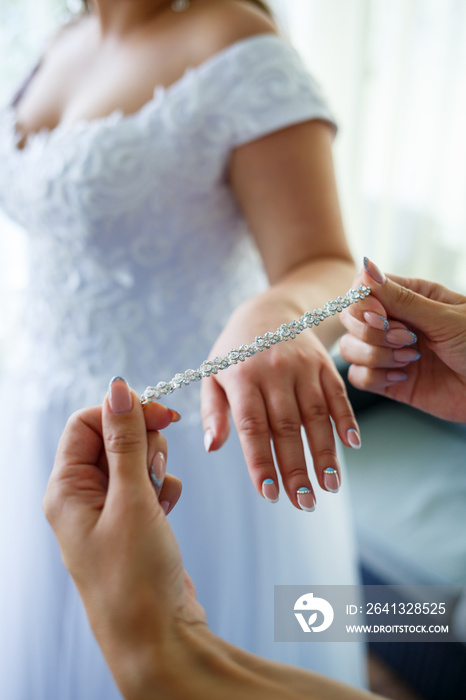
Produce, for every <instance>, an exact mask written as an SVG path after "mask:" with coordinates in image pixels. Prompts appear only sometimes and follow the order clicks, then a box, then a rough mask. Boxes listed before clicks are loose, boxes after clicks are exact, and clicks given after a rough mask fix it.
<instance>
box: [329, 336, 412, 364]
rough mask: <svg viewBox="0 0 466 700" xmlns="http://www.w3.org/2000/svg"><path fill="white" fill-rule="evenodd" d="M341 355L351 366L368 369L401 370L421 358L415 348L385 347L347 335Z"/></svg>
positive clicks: (342, 342)
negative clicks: (360, 366)
mask: <svg viewBox="0 0 466 700" xmlns="http://www.w3.org/2000/svg"><path fill="white" fill-rule="evenodd" d="M340 354H341V356H342V358H343V359H344V360H346V362H349V363H350V364H356V365H362V366H364V367H368V368H373V369H374V368H394V369H399V368H400V367H404V366H405V365H407V364H408V363H410V362H416V361H417V360H419V358H420V357H421V355H420V352H419V350H418V349H417V348H415V347H409V346H408V347H393V348H390V347H385V346H383V345H381V344H371V343H367V342H364V341H363V340H361V339H360V338H358V337H356V336H354V335H351V334H346V335H344V336H343V337H342V338H341V339H340Z"/></svg>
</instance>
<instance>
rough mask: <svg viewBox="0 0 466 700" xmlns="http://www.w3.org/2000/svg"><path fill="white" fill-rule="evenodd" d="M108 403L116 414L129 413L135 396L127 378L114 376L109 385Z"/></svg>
mask: <svg viewBox="0 0 466 700" xmlns="http://www.w3.org/2000/svg"><path fill="white" fill-rule="evenodd" d="M108 403H109V406H110V410H111V412H112V413H114V414H115V415H121V414H123V413H129V412H130V411H131V409H132V408H133V396H132V394H131V390H130V388H129V386H128V383H127V381H126V379H123V377H113V379H112V380H110V385H109V387H108Z"/></svg>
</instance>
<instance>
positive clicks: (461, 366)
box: [340, 259, 466, 422]
mask: <svg viewBox="0 0 466 700" xmlns="http://www.w3.org/2000/svg"><path fill="white" fill-rule="evenodd" d="M355 283H356V284H368V285H370V287H371V289H372V294H371V295H370V296H369V297H367V298H366V299H365V300H364V301H361V302H360V303H359V304H357V305H355V306H353V307H351V308H348V309H346V310H345V311H344V312H343V314H342V322H343V324H344V325H345V326H346V328H347V329H348V330H349V333H348V334H347V335H345V336H343V337H342V339H341V340H340V353H341V355H342V357H343V358H344V359H345V360H347V361H348V362H350V363H352V364H351V367H350V369H349V373H348V378H349V380H350V381H351V383H352V384H353V385H354V386H356V387H357V388H359V389H363V390H366V391H373V392H374V393H377V394H382V395H385V396H388V397H390V398H393V399H396V400H397V401H401V402H403V403H407V404H409V405H411V406H414V407H415V408H419V409H421V410H423V411H426V412H427V413H431V414H432V415H435V416H437V417H439V418H443V419H446V420H451V421H457V422H465V421H466V398H465V397H466V297H464V296H462V295H461V294H458V293H456V292H453V291H451V290H449V289H447V288H445V287H443V286H442V285H440V284H437V283H435V282H429V281H427V280H421V279H408V278H402V277H397V276H395V275H389V276H386V275H384V274H383V273H381V272H380V270H379V269H378V268H377V267H376V266H375V265H374V263H372V262H371V261H370V260H367V259H366V260H365V269H363V270H362V272H361V273H360V275H359V277H358V278H357V279H356V281H355Z"/></svg>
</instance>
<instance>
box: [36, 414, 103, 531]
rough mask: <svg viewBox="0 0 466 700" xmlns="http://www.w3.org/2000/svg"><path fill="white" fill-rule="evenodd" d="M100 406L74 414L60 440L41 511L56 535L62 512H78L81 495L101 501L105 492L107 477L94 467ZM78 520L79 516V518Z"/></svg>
mask: <svg viewBox="0 0 466 700" xmlns="http://www.w3.org/2000/svg"><path fill="white" fill-rule="evenodd" d="M101 435H102V412H101V407H100V406H94V407H92V408H87V409H83V410H81V411H77V412H76V413H74V414H73V415H72V416H71V417H70V418H69V419H68V421H67V424H66V426H65V429H64V431H63V434H62V437H61V439H60V442H59V445H58V448H57V454H56V457H55V462H54V467H53V470H52V474H51V476H50V479H49V482H48V484H47V489H46V493H45V496H44V500H43V509H44V512H45V515H46V517H47V520H48V521H49V522H50V524H51V526H52V528H53V530H54V531H55V532H57V531H58V529H60V527H61V524H62V522H63V516H64V513H65V510H66V512H67V513H70V509H73V510H74V511H75V512H77V511H79V508H80V498H79V497H80V494H81V493H85V494H86V496H87V497H89V496H90V492H91V489H94V491H95V497H96V498H97V499H98V498H100V496H101V494H102V493H105V491H106V488H107V476H106V474H105V472H104V471H102V470H100V469H99V468H98V467H97V466H94V465H96V464H97V462H98V461H99V458H100V454H101V450H102V438H101ZM78 517H79V516H78Z"/></svg>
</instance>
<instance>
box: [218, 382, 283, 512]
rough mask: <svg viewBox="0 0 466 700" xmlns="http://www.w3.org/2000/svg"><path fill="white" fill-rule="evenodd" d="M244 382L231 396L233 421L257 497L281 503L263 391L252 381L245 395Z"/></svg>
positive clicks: (238, 384)
mask: <svg viewBox="0 0 466 700" xmlns="http://www.w3.org/2000/svg"><path fill="white" fill-rule="evenodd" d="M245 379H246V381H248V380H247V378H245ZM243 381H244V380H241V381H237V382H236V383H235V385H234V389H233V390H232V391H231V392H230V404H231V412H232V417H233V420H234V422H235V425H236V429H237V431H238V437H239V440H240V442H241V447H242V449H243V454H244V458H245V460H246V464H247V466H248V471H249V474H250V476H251V480H252V483H253V484H254V486H255V488H256V490H257V491H258V493H260V494H262V495H263V496H264V498H266V499H267V500H268V501H270V502H274V503H275V502H276V501H278V480H277V474H276V470H275V465H274V460H273V455H272V448H271V443H270V428H269V421H268V416H267V411H266V407H265V403H264V399H263V396H262V392H261V390H260V389H259V387H258V386H256V385H254V384H253V383H252V381H251V382H249V388H248V391H247V392H242V391H241V385H242V383H243Z"/></svg>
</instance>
